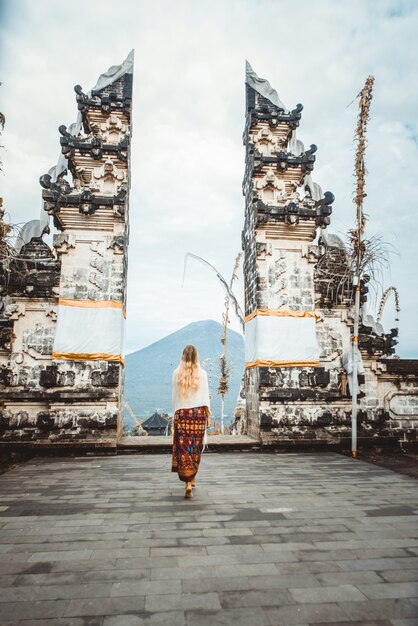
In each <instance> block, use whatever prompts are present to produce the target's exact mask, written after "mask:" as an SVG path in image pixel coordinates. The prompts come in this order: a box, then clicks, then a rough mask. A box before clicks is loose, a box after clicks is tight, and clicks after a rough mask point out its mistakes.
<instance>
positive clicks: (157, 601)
mask: <svg viewBox="0 0 418 626" xmlns="http://www.w3.org/2000/svg"><path fill="white" fill-rule="evenodd" d="M145 608H146V610H147V611H150V612H155V611H181V610H183V611H191V610H203V611H216V610H220V609H221V605H220V602H219V597H218V594H217V593H181V594H168V595H153V596H147V597H146V599H145Z"/></svg>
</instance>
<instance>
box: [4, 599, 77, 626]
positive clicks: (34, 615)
mask: <svg viewBox="0 0 418 626" xmlns="http://www.w3.org/2000/svg"><path fill="white" fill-rule="evenodd" d="M67 606H68V600H51V601H35V602H3V603H2V604H1V617H2V620H5V621H7V620H12V621H15V622H16V621H19V620H23V619H38V620H44V619H47V618H52V617H61V616H63V615H64V611H65V609H66V608H67Z"/></svg>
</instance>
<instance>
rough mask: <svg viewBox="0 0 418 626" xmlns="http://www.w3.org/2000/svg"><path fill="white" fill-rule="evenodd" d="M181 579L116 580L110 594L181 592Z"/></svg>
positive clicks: (114, 595)
mask: <svg viewBox="0 0 418 626" xmlns="http://www.w3.org/2000/svg"><path fill="white" fill-rule="evenodd" d="M181 592H182V586H181V580H174V579H171V580H138V581H137V580H135V581H132V580H131V581H127V580H124V581H123V582H115V583H113V585H112V588H111V591H110V596H111V597H112V598H113V597H120V596H136V595H139V596H148V595H153V594H159V595H162V594H166V593H171V594H174V593H181Z"/></svg>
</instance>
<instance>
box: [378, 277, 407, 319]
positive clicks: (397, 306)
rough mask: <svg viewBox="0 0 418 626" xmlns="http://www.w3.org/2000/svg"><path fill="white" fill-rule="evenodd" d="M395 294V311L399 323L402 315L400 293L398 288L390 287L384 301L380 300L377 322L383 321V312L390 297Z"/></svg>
mask: <svg viewBox="0 0 418 626" xmlns="http://www.w3.org/2000/svg"><path fill="white" fill-rule="evenodd" d="M391 293H393V295H394V297H395V311H396V317H395V321H396V322H398V321H399V313H400V310H401V308H400V306H399V293H398V290H397V289H396V287H393V286H391V287H388V288H387V289H386V291H385V292H384V294H383V296H382V299H381V300H380V304H379V309H378V312H377V318H376V321H377V322H380V320H381V319H382V315H383V310H384V308H385V304H386V302H387V300H388V298H389V296H390V294H391Z"/></svg>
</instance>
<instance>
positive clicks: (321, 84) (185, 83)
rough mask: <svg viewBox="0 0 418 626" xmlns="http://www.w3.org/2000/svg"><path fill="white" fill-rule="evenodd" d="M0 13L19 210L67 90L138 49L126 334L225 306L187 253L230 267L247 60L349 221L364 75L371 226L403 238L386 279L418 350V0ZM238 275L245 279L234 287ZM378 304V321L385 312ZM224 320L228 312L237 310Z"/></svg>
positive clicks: (165, 4)
mask: <svg viewBox="0 0 418 626" xmlns="http://www.w3.org/2000/svg"><path fill="white" fill-rule="evenodd" d="M7 6H8V8H9V12H8V17H7V16H6V17H7V19H6V21H3V25H2V31H3V33H2V34H3V35H4V37H3V54H2V59H3V68H2V69H3V72H2V74H3V79H2V81H3V87H2V95H3V109H4V112H5V114H6V117H7V126H6V132H5V134H4V138H3V139H4V143H5V144H6V147H7V152H6V153H4V158H3V160H4V164H5V174H6V176H5V178H4V180H3V182H4V190H3V195H4V197H5V204H6V207H7V208H9V210H11V212H12V213H13V217H14V219H15V221H22V220H28V219H32V218H33V217H35V216H36V215H37V214H38V211H39V206H40V196H41V190H40V187H39V184H38V177H39V175H41V174H42V173H44V172H45V171H46V170H47V169H48V168H49V167H50V166H51V165H52V164H54V162H55V161H56V159H57V157H58V153H59V135H58V132H57V128H58V126H59V125H60V124H66V125H68V124H69V123H71V122H72V121H73V120H74V118H75V116H76V104H75V96H74V92H73V86H74V85H75V84H77V83H79V84H81V85H82V86H83V88H84V89H88V88H89V87H91V86H92V85H93V84H94V82H95V79H96V78H97V76H98V75H99V74H100V73H101V72H102V71H103V70H104V69H106V68H107V67H108V66H109V65H112V64H114V63H119V62H121V60H122V59H123V58H124V57H125V56H126V54H127V53H128V52H129V50H130V49H131V48H135V51H136V52H135V54H136V59H135V83H134V109H133V116H134V118H133V122H134V135H133V146H132V165H133V171H132V189H131V245H130V250H129V291H128V294H129V296H128V297H129V303H128V333H127V348H128V350H133V349H135V348H137V347H141V346H144V345H146V344H147V343H149V342H151V341H153V340H156V339H158V338H160V337H161V336H163V335H165V334H167V333H168V332H171V331H173V330H176V329H177V328H179V327H180V326H182V325H183V324H186V323H188V322H190V321H194V320H197V319H208V318H214V319H218V320H220V319H221V315H222V308H223V292H222V289H221V287H220V286H219V285H218V284H217V281H216V278H215V277H214V275H212V274H211V273H210V271H209V270H207V269H205V268H203V267H201V266H199V265H198V264H197V263H194V264H193V263H192V262H191V263H190V266H189V269H188V275H187V280H186V284H185V287H184V288H183V289H181V288H180V285H181V278H182V272H183V260H184V254H185V252H186V251H191V252H194V253H196V254H200V255H202V256H203V257H205V258H207V260H208V261H210V262H211V263H213V264H214V265H215V266H216V267H217V268H218V269H219V270H220V271H221V272H222V273H223V274H224V276H225V277H229V275H230V273H231V271H232V267H233V263H234V259H235V255H236V253H237V252H238V250H239V248H240V236H241V229H242V225H243V214H244V203H243V198H242V193H241V182H242V176H243V163H244V151H243V147H242V130H243V127H244V107H245V102H244V82H243V80H244V76H243V74H244V60H245V58H246V57H247V58H248V59H249V60H250V61H251V62H252V64H253V66H254V68H255V70H256V71H257V72H258V73H259V74H260V75H261V76H263V77H266V78H268V79H269V80H270V82H271V83H272V85H273V86H274V87H275V88H276V89H277V91H278V93H279V95H280V97H281V99H282V100H283V101H284V102H285V103H286V105H287V106H288V107H293V106H295V104H296V103H298V102H302V103H303V104H304V107H305V108H304V112H303V116H302V122H301V127H300V130H299V135H300V138H301V139H302V140H303V141H304V143H305V145H307V146H309V145H310V144H311V143H316V144H317V145H318V152H317V163H316V168H315V173H314V177H315V180H316V181H317V182H319V183H320V184H321V186H322V187H323V189H329V190H331V191H333V193H334V194H335V196H336V201H335V206H334V212H333V216H332V224H331V229H332V230H333V231H334V232H337V233H340V232H342V231H345V230H346V229H347V228H348V227H350V226H351V225H352V223H353V219H354V205H353V204H352V199H351V198H352V191H353V186H354V181H353V177H352V172H353V161H354V149H353V142H352V138H353V133H354V127H355V122H356V115H357V108H356V106H357V105H356V102H354V103H353V104H351V106H348V105H349V104H350V102H352V101H353V99H354V98H355V96H356V94H357V93H358V92H359V91H360V89H361V87H362V86H363V84H364V81H365V78H366V77H367V75H368V74H369V73H372V74H373V75H374V76H375V78H376V82H375V91H374V99H373V102H372V109H371V112H372V119H371V122H370V125H369V135H368V138H369V145H368V151H367V166H368V170H369V176H368V179H367V193H368V196H367V198H366V200H365V210H366V212H367V213H368V214H369V216H370V219H369V222H368V232H369V233H373V232H381V233H382V234H383V237H384V239H386V240H387V241H389V242H390V243H392V244H393V245H394V246H395V247H396V248H397V249H398V251H399V253H400V254H399V256H393V259H392V267H391V275H390V276H388V277H387V280H386V281H385V286H386V285H388V284H395V285H396V286H397V287H398V288H399V291H400V300H401V308H402V312H401V322H400V324H401V325H400V329H401V344H400V350H399V352H400V354H401V355H405V356H414V355H415V356H418V331H417V327H416V323H415V317H416V309H417V305H418V297H417V289H416V278H415V277H416V273H417V269H418V268H417V260H416V258H417V257H416V232H417V228H416V223H415V219H416V217H415V215H416V205H417V203H418V185H417V182H416V177H415V172H416V171H417V169H418V147H417V140H416V132H417V131H416V128H417V119H416V111H417V110H418V106H417V105H418V102H417V100H418V89H417V87H418V85H417V81H418V79H417V74H416V67H415V65H416V58H417V38H416V30H417V26H418V7H417V5H416V2H414V1H412V0H410V1H406V2H396V1H390V0H381V1H380V2H378V3H376V2H371V1H367V0H366V1H364V0H354V1H352V2H350V3H348V2H335V1H332V0H320V1H318V0H316V1H312V0H310V1H309V0H300V1H299V2H298V3H293V4H291V3H289V2H285V1H284V0H263V2H258V1H256V0H239V1H238V0H231V1H226V0H199V2H196V1H193V0H170V1H169V0H165V1H161V0H160V1H159V0H147V1H144V0H140V1H138V2H134V1H132V2H131V1H129V0H120V1H119V2H118V3H117V4H116V5H115V3H113V2H110V0H101V1H99V0H90V1H89V2H88V3H86V2H82V1H81V0H74V1H73V2H72V3H71V4H68V5H65V4H61V3H57V2H54V1H53V0H44V1H43V2H36V3H35V2H30V1H29V0H14V1H13V2H12V1H11V0H9V2H8V5H7ZM241 288H242V284H241ZM392 313H393V311H392V307H391V305H390V304H388V307H387V310H386V312H385V318H384V321H385V322H386V323H387V324H388V325H389V326H390V325H391V324H392V319H391V316H392ZM235 328H237V329H238V325H237V324H236V323H235Z"/></svg>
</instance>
